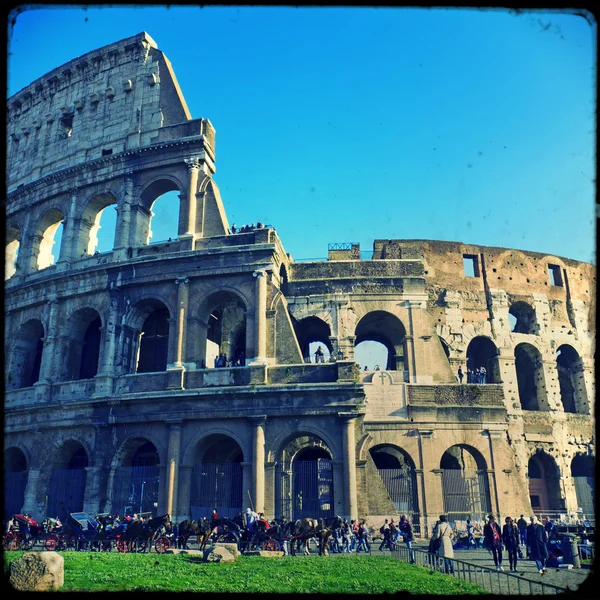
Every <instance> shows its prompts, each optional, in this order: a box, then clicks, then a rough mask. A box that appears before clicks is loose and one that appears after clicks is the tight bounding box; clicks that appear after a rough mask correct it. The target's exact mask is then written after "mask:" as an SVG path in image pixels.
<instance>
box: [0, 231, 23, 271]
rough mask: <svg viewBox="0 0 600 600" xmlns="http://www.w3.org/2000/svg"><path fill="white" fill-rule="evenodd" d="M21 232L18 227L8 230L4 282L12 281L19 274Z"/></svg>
mask: <svg viewBox="0 0 600 600" xmlns="http://www.w3.org/2000/svg"><path fill="white" fill-rule="evenodd" d="M20 240H21V232H20V231H19V229H18V228H16V227H7V228H6V250H5V252H6V255H5V258H4V280H5V281H6V280H7V279H10V278H11V277H12V276H13V275H14V274H15V273H16V272H17V260H18V257H19V247H20V244H21V242H20Z"/></svg>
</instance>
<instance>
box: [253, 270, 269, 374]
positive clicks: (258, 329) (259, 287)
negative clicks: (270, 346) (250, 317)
mask: <svg viewBox="0 0 600 600" xmlns="http://www.w3.org/2000/svg"><path fill="white" fill-rule="evenodd" d="M252 276H253V277H255V278H256V284H255V292H254V303H255V309H254V340H255V350H254V352H255V354H254V359H253V360H252V361H251V363H250V364H251V365H252V364H255V365H264V364H266V362H267V361H266V354H267V331H266V328H267V274H266V272H265V271H254V273H252Z"/></svg>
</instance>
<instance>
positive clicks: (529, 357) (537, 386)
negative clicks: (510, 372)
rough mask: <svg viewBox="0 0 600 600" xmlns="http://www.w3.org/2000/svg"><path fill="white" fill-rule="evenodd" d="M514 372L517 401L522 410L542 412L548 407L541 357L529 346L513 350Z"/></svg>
mask: <svg viewBox="0 0 600 600" xmlns="http://www.w3.org/2000/svg"><path fill="white" fill-rule="evenodd" d="M515 370H516V372H517V384H518V386H519V400H520V402H521V408H522V409H523V410H542V409H544V408H547V407H548V402H547V398H546V387H545V385H544V369H543V362H542V355H541V354H540V352H539V350H538V349H537V348H536V347H535V346H532V345H531V344H519V345H518V346H517V347H516V348H515Z"/></svg>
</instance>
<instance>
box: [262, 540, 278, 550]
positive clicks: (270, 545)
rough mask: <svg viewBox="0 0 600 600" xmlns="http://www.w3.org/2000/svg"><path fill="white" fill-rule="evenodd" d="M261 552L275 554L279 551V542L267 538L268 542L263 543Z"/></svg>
mask: <svg viewBox="0 0 600 600" xmlns="http://www.w3.org/2000/svg"><path fill="white" fill-rule="evenodd" d="M263 550H269V551H271V552H276V551H277V550H279V542H278V541H277V540H274V539H273V538H269V539H268V540H265V541H264V543H263Z"/></svg>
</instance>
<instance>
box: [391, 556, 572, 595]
mask: <svg viewBox="0 0 600 600" xmlns="http://www.w3.org/2000/svg"><path fill="white" fill-rule="evenodd" d="M412 552H413V555H414V564H416V565H418V566H420V567H425V568H428V569H433V570H434V571H438V572H440V573H446V574H447V575H450V576H452V577H455V578H456V579H462V580H463V581H466V582H467V583H474V584H477V585H480V586H481V587H483V588H485V589H486V590H487V591H488V592H490V593H492V594H505V595H557V594H563V593H565V592H567V591H568V590H569V588H564V587H560V586H557V585H552V584H549V583H544V582H543V581H534V580H532V579H526V578H525V577H521V576H520V575H515V574H513V573H505V572H504V571H498V570H497V569H496V568H493V567H484V566H482V565H476V564H473V563H469V562H466V561H464V560H459V559H456V558H452V559H444V558H442V557H440V556H437V555H433V554H430V553H429V552H427V551H426V550H419V549H417V548H413V549H412ZM393 555H395V557H396V558H397V559H398V560H401V561H403V562H411V561H410V553H409V549H408V548H406V547H404V546H400V545H396V547H395V549H394V553H393ZM447 567H448V569H446V568H447Z"/></svg>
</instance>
